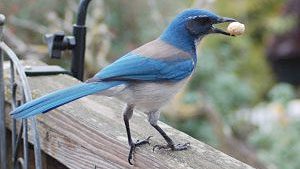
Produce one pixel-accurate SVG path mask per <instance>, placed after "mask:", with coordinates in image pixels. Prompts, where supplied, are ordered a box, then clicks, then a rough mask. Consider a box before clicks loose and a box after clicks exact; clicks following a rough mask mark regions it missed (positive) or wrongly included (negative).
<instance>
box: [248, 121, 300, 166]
mask: <svg viewBox="0 0 300 169" xmlns="http://www.w3.org/2000/svg"><path fill="white" fill-rule="evenodd" d="M299 135H300V122H299V121H297V122H292V123H290V124H289V125H287V126H274V127H273V128H272V129H271V131H270V132H267V133H265V132H261V131H257V132H255V133H253V135H252V137H251V139H250V140H249V142H250V143H251V144H253V145H256V150H257V151H258V155H259V157H260V158H261V159H263V160H264V161H265V162H267V163H268V165H269V167H270V168H280V169H296V168H299V166H300V161H299V152H300V142H299Z"/></svg>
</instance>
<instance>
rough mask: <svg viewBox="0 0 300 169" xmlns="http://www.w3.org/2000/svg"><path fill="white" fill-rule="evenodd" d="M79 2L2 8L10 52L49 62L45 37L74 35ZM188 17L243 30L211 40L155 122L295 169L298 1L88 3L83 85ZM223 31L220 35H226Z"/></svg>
mask: <svg viewBox="0 0 300 169" xmlns="http://www.w3.org/2000/svg"><path fill="white" fill-rule="evenodd" d="M77 7H78V0H51V1H49V0H26V1H25V0H1V3H0V12H1V13H3V14H4V15H6V17H7V18H8V21H7V26H6V37H5V38H6V39H5V40H6V42H7V43H8V44H9V45H10V46H11V47H12V48H13V49H14V50H15V51H16V52H17V53H18V54H19V56H21V57H22V58H23V59H28V58H31V59H32V58H34V59H39V60H42V61H45V62H47V63H48V64H58V65H61V66H63V67H64V68H66V69H69V66H70V60H71V55H70V53H67V52H65V53H64V57H63V58H62V59H60V60H54V59H49V57H48V49H47V46H46V45H45V43H44V42H43V35H44V34H46V33H54V32H57V31H61V30H63V31H65V32H66V34H70V33H71V32H72V24H73V23H74V22H75V19H76V11H77ZM186 8H205V9H210V10H213V11H215V12H216V13H217V14H219V15H222V16H227V17H232V18H236V19H237V20H238V21H240V22H242V23H244V24H245V25H246V32H245V34H244V35H243V36H240V37H235V38H232V37H225V36H218V35H210V36H208V37H206V38H205V39H204V40H203V41H202V43H201V44H200V45H199V46H198V49H199V50H198V55H199V57H200V58H199V63H198V65H197V69H196V72H195V74H194V76H193V78H192V80H191V82H190V83H189V84H188V85H187V87H186V88H185V89H184V90H183V91H182V92H181V93H180V94H178V95H177V96H176V98H175V99H174V100H173V101H172V102H171V103H170V104H169V105H168V106H166V107H165V108H164V109H163V115H162V117H161V120H162V121H164V122H166V123H168V124H170V125H171V126H173V127H175V128H177V129H179V130H181V131H184V132H186V133H188V134H189V135H191V136H193V137H194V138H196V139H199V140H201V141H203V142H205V143H207V144H209V145H211V146H213V147H215V148H217V149H219V150H221V151H223V152H225V153H226V154H229V155H231V156H233V157H235V158H237V159H239V160H241V161H243V162H246V163H248V164H250V165H252V166H254V167H256V168H269V169H296V168H300V160H299V156H300V141H299V140H300V122H299V119H300V99H299V96H300V90H299V84H300V27H299V26H300V1H299V0H185V1H183V0H163V1H159V0H144V1H140V0H93V1H92V2H91V5H90V7H89V10H88V16H87V25H88V32H87V50H86V62H85V73H86V74H85V78H88V77H91V76H92V75H93V74H94V73H95V72H97V71H98V70H100V69H101V68H103V67H104V66H106V65H107V64H109V63H111V62H112V61H114V60H115V59H117V58H118V57H120V56H122V55H123V54H125V53H126V52H128V51H130V50H132V49H134V48H136V47H138V46H140V45H142V44H144V43H146V42H148V41H151V40H153V39H155V38H156V37H158V36H159V34H160V33H161V32H162V31H163V29H164V28H165V27H166V26H167V25H168V23H169V22H170V21H171V20H172V18H173V17H174V16H175V15H176V14H177V13H178V12H180V11H182V10H184V9H186ZM226 26H227V25H220V27H222V28H226Z"/></svg>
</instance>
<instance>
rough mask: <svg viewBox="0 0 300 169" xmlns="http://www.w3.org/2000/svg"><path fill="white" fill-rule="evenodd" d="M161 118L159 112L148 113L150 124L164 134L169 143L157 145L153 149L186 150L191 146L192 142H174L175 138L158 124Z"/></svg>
mask: <svg viewBox="0 0 300 169" xmlns="http://www.w3.org/2000/svg"><path fill="white" fill-rule="evenodd" d="M158 118H159V112H151V113H149V114H148V120H149V122H150V124H151V125H152V126H153V127H154V128H155V129H156V130H157V131H158V132H159V133H160V134H161V135H162V136H163V138H164V139H165V140H166V142H167V145H155V146H154V147H153V151H154V150H155V149H156V148H158V149H171V150H173V151H181V150H186V149H188V147H189V146H190V143H185V144H176V145H175V144H174V142H173V140H172V139H171V138H170V137H169V136H168V135H167V134H166V132H164V131H163V129H162V128H160V127H159V126H158V125H157V121H158Z"/></svg>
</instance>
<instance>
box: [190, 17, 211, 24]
mask: <svg viewBox="0 0 300 169" xmlns="http://www.w3.org/2000/svg"><path fill="white" fill-rule="evenodd" d="M194 20H195V21H196V22H197V23H199V24H201V25H208V24H211V23H212V21H211V20H210V18H209V17H208V16H197V17H195V18H194Z"/></svg>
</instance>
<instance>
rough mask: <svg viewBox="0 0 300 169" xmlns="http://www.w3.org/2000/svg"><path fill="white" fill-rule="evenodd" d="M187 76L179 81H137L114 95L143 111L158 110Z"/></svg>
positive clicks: (177, 89)
mask: <svg viewBox="0 0 300 169" xmlns="http://www.w3.org/2000/svg"><path fill="white" fill-rule="evenodd" d="M187 80H188V78H186V79H183V80H181V81H179V82H176V83H175V82H160V83H156V82H139V83H132V84H128V86H127V87H126V88H125V89H124V90H122V91H120V92H119V93H118V94H116V95H114V97H117V98H119V99H120V100H122V101H124V102H126V103H129V104H133V105H135V106H136V108H137V109H140V110H142V111H144V112H150V111H158V110H159V109H160V108H161V107H162V106H164V105H165V104H166V103H167V102H168V101H169V100H170V99H171V98H172V97H173V96H174V95H175V94H176V93H178V91H179V90H180V89H181V88H182V87H183V86H184V84H186V82H187Z"/></svg>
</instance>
